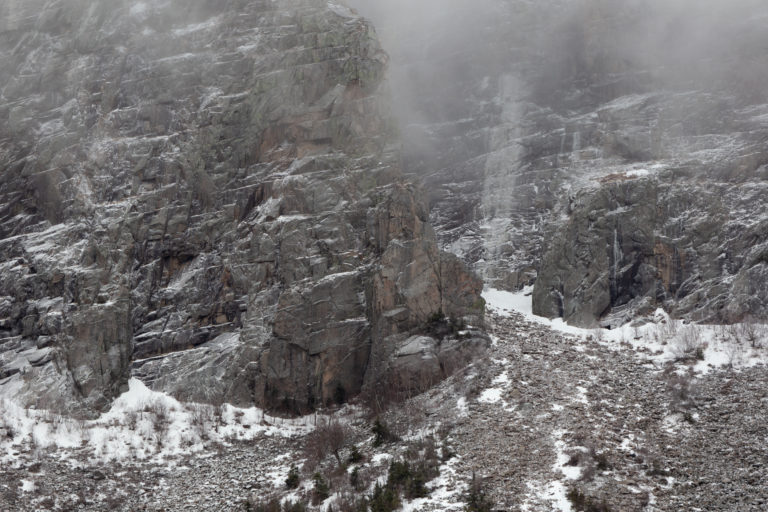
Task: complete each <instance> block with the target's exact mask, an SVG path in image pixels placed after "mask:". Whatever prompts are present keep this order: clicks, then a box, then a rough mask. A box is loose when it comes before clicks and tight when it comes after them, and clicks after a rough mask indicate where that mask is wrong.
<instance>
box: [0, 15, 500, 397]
mask: <svg viewBox="0 0 768 512" xmlns="http://www.w3.org/2000/svg"><path fill="white" fill-rule="evenodd" d="M386 65H387V55H386V54H385V53H384V52H383V51H382V49H381V48H380V46H379V43H378V41H377V38H376V35H375V33H374V31H373V29H372V28H371V26H370V25H369V24H368V22H366V21H364V20H363V19H362V18H360V17H359V16H357V15H356V14H355V13H354V12H352V11H350V10H349V9H348V8H346V7H343V6H341V5H336V4H334V3H327V2H325V1H319V0H280V1H279V2H273V1H270V0H231V1H227V2H213V1H209V0H195V1H191V2H190V1H181V0H178V1H177V0H168V1H158V2H155V1H146V2H129V1H127V0H126V1H123V0H113V1H104V2H89V1H81V0H65V1H61V2H43V1H33V2H30V1H24V2H22V1H6V2H3V3H2V4H1V5H0V171H1V173H0V180H1V181H0V262H2V263H0V387H1V388H2V389H3V390H4V393H10V394H13V395H15V396H16V397H17V398H20V399H23V400H24V401H25V402H27V403H36V404H38V405H41V406H45V405H50V404H51V403H56V402H58V401H60V400H61V399H65V400H68V401H70V402H69V403H74V402H71V401H72V400H74V399H76V400H77V403H80V404H81V406H83V407H101V406H104V405H105V404H107V403H108V402H109V400H110V399H111V398H112V397H114V396H115V395H117V394H118V393H120V392H121V391H122V390H123V389H124V388H125V384H126V382H127V379H128V377H129V375H131V373H133V375H136V376H138V377H140V378H141V379H142V380H144V381H145V382H146V383H147V384H148V385H150V386H152V387H153V388H155V389H158V390H164V391H169V392H172V393H173V394H175V395H177V396H179V397H181V398H185V399H195V400H203V401H220V400H229V401H233V402H237V403H254V402H255V403H257V404H261V405H266V406H270V407H282V408H286V409H290V410H294V411H299V410H306V409H308V408H311V407H314V406H317V405H320V404H324V403H331V402H335V401H343V400H344V399H345V398H346V397H348V396H351V395H353V394H356V393H358V392H359V391H360V390H361V389H362V388H363V387H364V386H365V385H376V383H378V382H381V379H383V378H385V377H386V376H391V375H393V374H394V375H396V376H397V382H398V383H399V385H407V386H412V385H415V383H417V382H427V381H432V380H433V379H437V378H440V377H441V376H442V375H444V374H445V372H447V371H448V369H449V368H450V367H451V366H452V365H454V364H457V361H462V360H464V359H465V358H466V357H468V351H471V350H472V349H473V347H475V346H477V345H482V344H483V343H485V340H486V338H485V337H484V336H483V335H482V334H481V333H480V332H479V331H477V330H476V329H475V328H472V327H465V326H466V325H467V324H469V325H470V326H475V327H479V326H481V325H482V314H483V303H482V299H481V298H480V296H479V293H480V291H481V288H482V283H481V281H480V280H479V279H477V278H476V277H474V276H473V275H472V274H470V273H469V272H468V271H467V270H466V268H465V267H464V266H463V264H462V263H461V262H459V261H458V260H457V259H456V258H455V257H454V256H452V255H449V254H446V253H441V252H440V251H439V250H438V248H437V244H436V239H435V234H434V231H433V229H432V227H431V225H430V223H429V219H428V209H427V207H426V205H425V204H424V202H423V201H422V199H421V197H422V194H421V193H420V191H419V189H418V188H417V187H416V186H414V185H411V184H409V183H408V182H407V181H405V180H404V179H403V177H402V173H401V169H400V163H399V162H400V157H399V153H398V148H397V136H396V133H395V131H394V130H393V123H392V121H391V118H390V115H389V107H388V104H387V95H386V87H385V82H384V74H385V70H386ZM436 325H437V328H436V327H435V326H436ZM457 327H462V328H464V330H461V331H460V329H458V328H457ZM459 331H460V332H459ZM425 379H426V380H425Z"/></svg>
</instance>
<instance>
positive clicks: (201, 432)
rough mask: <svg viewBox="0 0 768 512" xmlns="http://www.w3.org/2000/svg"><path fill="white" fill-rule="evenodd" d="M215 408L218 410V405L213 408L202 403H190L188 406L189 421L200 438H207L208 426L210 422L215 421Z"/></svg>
mask: <svg viewBox="0 0 768 512" xmlns="http://www.w3.org/2000/svg"><path fill="white" fill-rule="evenodd" d="M216 410H218V407H216V408H214V407H211V406H209V405H204V404H192V405H190V406H189V414H190V422H191V424H192V428H193V429H194V430H195V433H196V434H197V435H198V437H199V438H200V439H202V440H206V439H208V426H209V425H210V424H211V423H215V421H216V420H215V411H216Z"/></svg>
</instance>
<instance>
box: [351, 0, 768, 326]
mask: <svg viewBox="0 0 768 512" xmlns="http://www.w3.org/2000/svg"><path fill="white" fill-rule="evenodd" d="M352 3H353V4H355V5H358V6H359V7H360V9H361V10H362V11H363V12H364V13H366V14H368V15H369V16H371V18H372V19H373V20H374V21H375V22H376V24H377V26H378V27H379V32H380V33H381V34H382V39H383V41H384V46H385V47H386V48H387V50H388V51H389V52H390V53H391V55H392V68H393V69H392V72H391V75H392V82H393V85H392V88H393V91H394V95H395V97H396V98H398V99H399V106H400V107H401V108H400V110H399V112H400V116H399V118H400V120H401V127H402V130H403V132H404V133H407V134H408V136H407V137H405V138H404V142H405V155H406V157H405V160H404V162H405V171H406V172H408V173H413V174H415V175H417V176H419V177H421V178H422V179H423V180H424V181H425V182H426V183H427V184H428V189H429V191H430V204H431V205H432V213H431V215H432V221H433V224H434V225H435V226H436V230H437V232H438V233H439V235H438V237H439V240H440V243H441V245H442V247H444V248H446V249H447V250H450V251H451V252H453V253H455V254H457V255H459V256H460V257H461V258H462V259H463V260H464V261H466V262H467V263H468V264H470V265H471V266H473V267H474V268H475V269H476V270H477V271H478V272H479V273H480V274H481V275H482V276H483V278H484V281H485V282H486V284H488V285H490V286H493V287H496V288H505V289H517V288H520V287H522V286H524V285H534V284H535V288H534V291H533V300H534V310H535V312H536V313H537V314H540V315H543V316H548V317H563V318H564V319H565V320H566V321H568V322H571V323H574V324H578V325H582V326H592V325H595V324H596V323H598V322H600V323H603V324H605V325H616V324H620V323H623V322H626V321H627V320H629V319H631V318H633V317H634V316H636V315H643V314H647V313H650V312H652V311H654V310H655V309H656V308H657V307H664V308H665V309H666V310H667V311H668V312H670V313H671V314H673V315H675V316H677V317H684V318H689V319H693V320H698V321H702V320H705V321H712V322H726V323H728V322H735V321H741V320H743V319H744V318H749V317H757V318H765V317H766V316H768V284H767V283H768V262H767V261H766V258H765V253H766V250H768V229H766V228H768V225H766V217H765V215H764V211H765V209H766V204H768V195H767V193H768V188H766V177H768V174H766V173H767V172H768V171H767V170H766V169H768V168H767V167H766V164H768V153H766V150H765V141H766V136H767V135H768V125H766V115H768V105H767V104H766V102H767V101H768V98H767V97H766V94H765V88H764V87H762V86H761V85H760V84H762V83H764V82H765V79H766V78H768V61H766V57H765V52H764V50H763V49H764V48H765V44H766V42H768V41H766V38H767V37H768V36H766V34H768V31H767V30H766V28H767V27H766V19H768V18H767V17H766V15H767V14H768V11H767V10H766V7H765V5H764V4H761V3H760V2H754V1H751V0H743V1H737V2H735V3H727V4H725V3H722V2H691V1H687V0H675V1H672V2H662V1H655V0H653V1H652V0H644V1H634V0H622V1H618V2H616V1H603V0H572V1H556V0H551V1H550V0H548V1H544V2H528V1H524V0H485V1H481V2H469V1H465V0H452V1H449V2H430V1H424V2H421V3H420V5H421V6H422V7H423V8H422V9H407V8H406V6H405V5H404V2H394V5H396V7H394V8H393V7H388V5H390V3H388V4H387V5H384V4H382V3H380V2H371V1H368V0H356V1H354V2H352ZM414 48H415V49H417V50H414Z"/></svg>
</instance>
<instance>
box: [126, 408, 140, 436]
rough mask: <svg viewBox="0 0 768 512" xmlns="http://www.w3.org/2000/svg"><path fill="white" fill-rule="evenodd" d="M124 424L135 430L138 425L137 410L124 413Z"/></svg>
mask: <svg viewBox="0 0 768 512" xmlns="http://www.w3.org/2000/svg"><path fill="white" fill-rule="evenodd" d="M125 424H126V425H127V426H128V429H129V430H132V431H135V430H136V428H137V427H138V425H139V412H138V411H128V413H126V415H125Z"/></svg>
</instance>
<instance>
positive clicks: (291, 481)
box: [285, 466, 301, 489]
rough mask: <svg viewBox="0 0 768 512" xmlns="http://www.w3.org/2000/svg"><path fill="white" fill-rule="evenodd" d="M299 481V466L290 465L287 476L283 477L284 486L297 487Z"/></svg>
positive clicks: (288, 487)
mask: <svg viewBox="0 0 768 512" xmlns="http://www.w3.org/2000/svg"><path fill="white" fill-rule="evenodd" d="M300 482H301V477H300V476H299V468H297V467H296V466H291V469H290V470H289V471H288V478H286V479H285V488H286V489H296V488H298V487H299V483H300Z"/></svg>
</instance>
